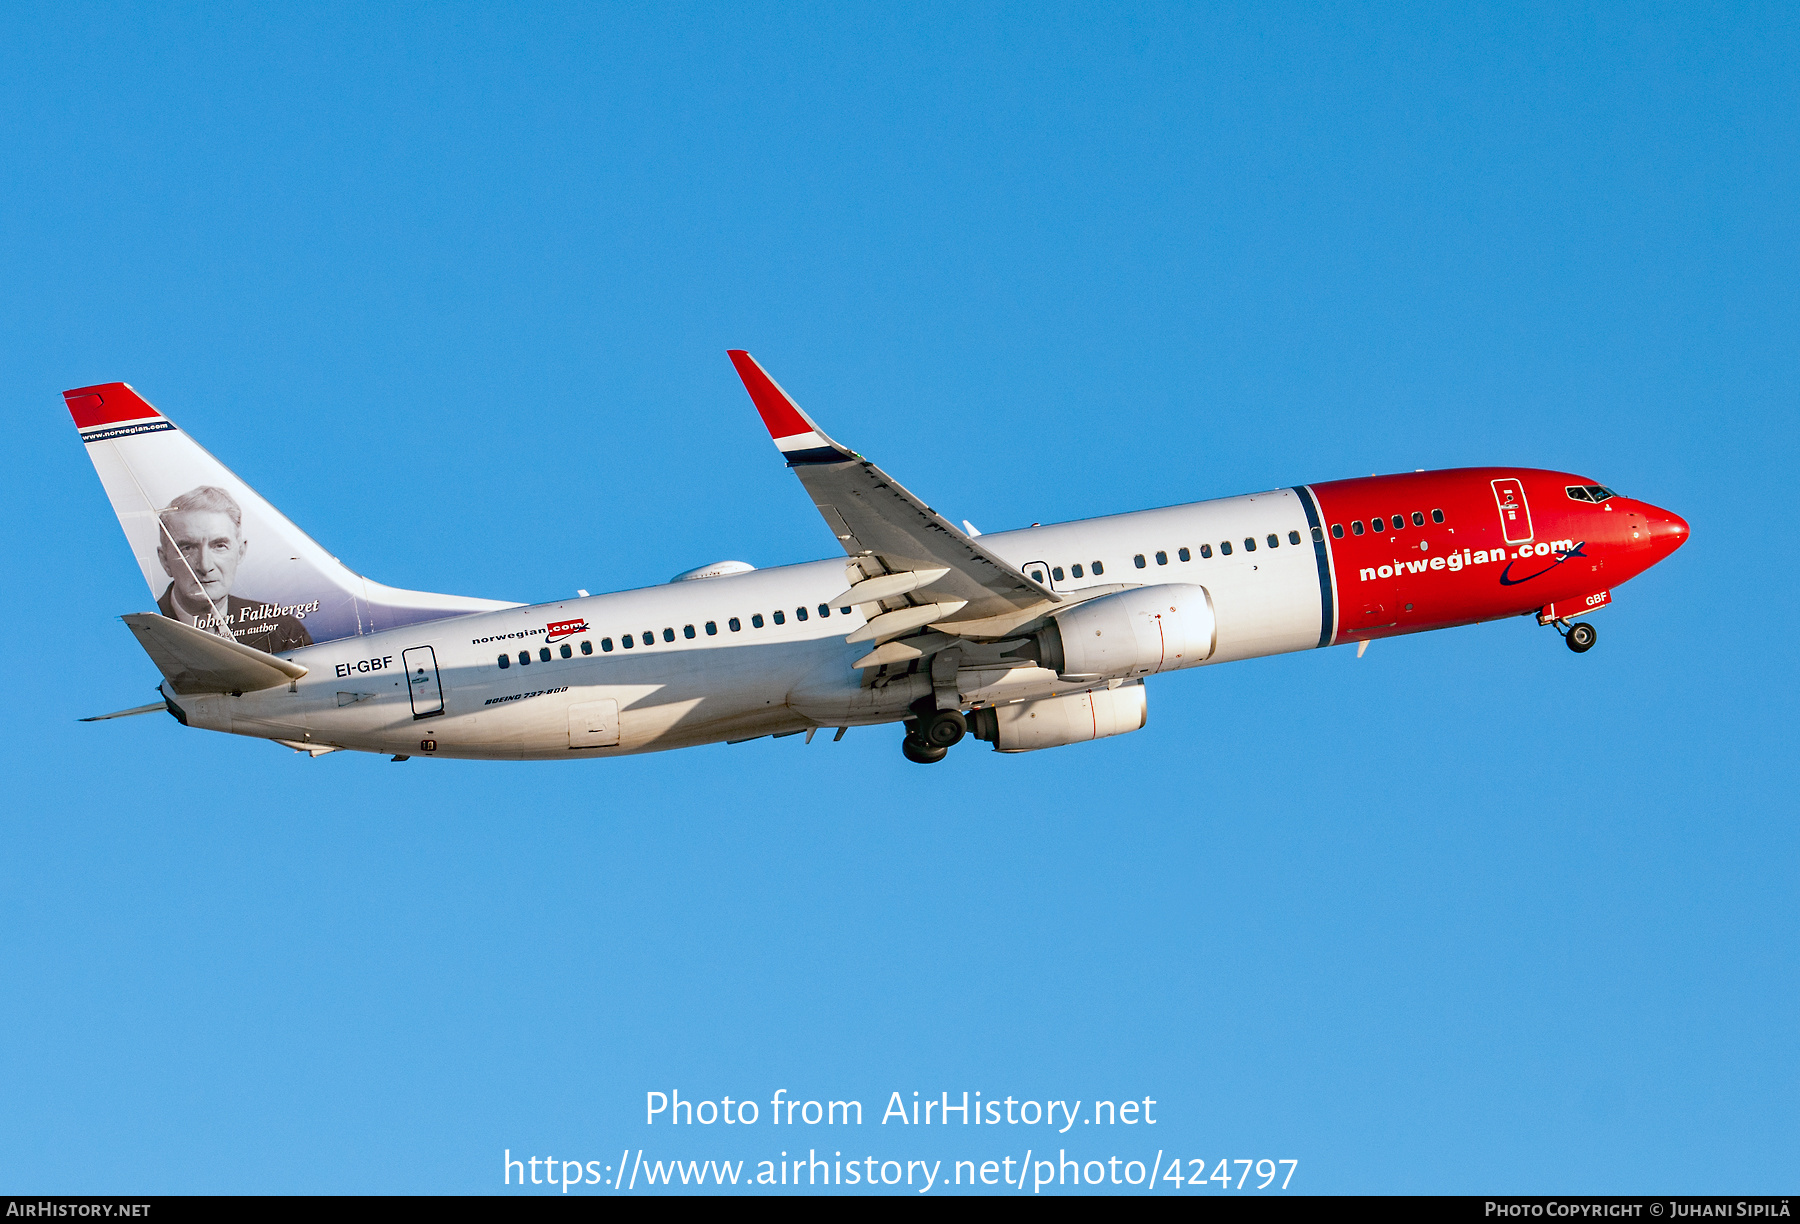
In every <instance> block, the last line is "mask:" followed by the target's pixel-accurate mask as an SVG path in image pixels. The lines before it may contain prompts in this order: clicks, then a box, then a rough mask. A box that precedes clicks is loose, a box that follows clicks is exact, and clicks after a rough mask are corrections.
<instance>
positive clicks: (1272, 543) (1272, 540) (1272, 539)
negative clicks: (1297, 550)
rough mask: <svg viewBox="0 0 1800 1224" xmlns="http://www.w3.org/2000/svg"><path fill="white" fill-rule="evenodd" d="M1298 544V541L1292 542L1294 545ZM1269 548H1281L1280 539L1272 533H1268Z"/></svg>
mask: <svg viewBox="0 0 1800 1224" xmlns="http://www.w3.org/2000/svg"><path fill="white" fill-rule="evenodd" d="M1299 542H1300V541H1298V540H1295V541H1294V543H1296V544H1298V543H1299ZM1269 547H1270V548H1280V547H1281V537H1280V536H1278V535H1276V534H1275V533H1274V532H1273V531H1271V532H1270V533H1269Z"/></svg>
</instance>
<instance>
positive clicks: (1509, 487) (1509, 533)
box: [1493, 476, 1531, 544]
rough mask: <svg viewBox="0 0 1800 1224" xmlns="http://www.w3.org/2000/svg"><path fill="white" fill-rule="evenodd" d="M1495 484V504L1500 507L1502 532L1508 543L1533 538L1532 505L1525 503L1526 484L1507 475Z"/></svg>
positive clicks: (1516, 542) (1520, 542)
mask: <svg viewBox="0 0 1800 1224" xmlns="http://www.w3.org/2000/svg"><path fill="white" fill-rule="evenodd" d="M1493 484H1494V504H1495V505H1497V506H1498V507H1499V508H1500V532H1501V534H1502V536H1503V537H1504V538H1505V540H1506V542H1507V543H1508V544H1523V543H1525V541H1527V540H1529V539H1530V538H1531V507H1530V506H1528V505H1526V504H1525V486H1524V485H1523V484H1521V483H1519V482H1518V481H1517V480H1514V479H1513V478H1512V477H1510V476H1509V477H1507V478H1506V479H1505V480H1496V481H1494V482H1493Z"/></svg>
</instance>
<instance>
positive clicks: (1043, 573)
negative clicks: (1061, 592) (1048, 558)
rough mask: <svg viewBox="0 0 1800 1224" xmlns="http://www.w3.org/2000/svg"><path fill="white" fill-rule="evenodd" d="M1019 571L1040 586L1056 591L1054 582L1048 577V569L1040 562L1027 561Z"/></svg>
mask: <svg viewBox="0 0 1800 1224" xmlns="http://www.w3.org/2000/svg"><path fill="white" fill-rule="evenodd" d="M1019 569H1020V570H1022V571H1023V572H1024V574H1025V576H1026V577H1027V578H1029V579H1031V580H1032V581H1033V582H1035V583H1038V584H1039V585H1040V586H1047V587H1049V588H1050V589H1051V590H1053V591H1054V590H1055V589H1056V581H1055V580H1054V579H1053V578H1051V577H1050V567H1049V566H1048V565H1045V564H1044V563H1043V562H1042V561H1027V562H1026V563H1025V564H1024V565H1021V566H1020V567H1019Z"/></svg>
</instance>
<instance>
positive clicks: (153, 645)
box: [120, 612, 306, 693]
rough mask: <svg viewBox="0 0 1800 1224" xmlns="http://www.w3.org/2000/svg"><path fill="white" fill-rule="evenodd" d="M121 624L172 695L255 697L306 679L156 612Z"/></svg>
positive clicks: (284, 664)
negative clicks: (127, 630) (172, 692)
mask: <svg viewBox="0 0 1800 1224" xmlns="http://www.w3.org/2000/svg"><path fill="white" fill-rule="evenodd" d="M120 619H121V620H123V621H124V622H125V623H126V624H127V625H128V626H130V628H131V631H132V632H133V633H134V634H136V635H137V640H138V645H140V646H142V647H143V648H144V652H145V653H146V654H148V655H149V656H150V660H151V662H153V663H155V664H156V666H157V668H158V670H160V671H161V672H162V674H163V676H164V677H166V678H167V679H168V681H169V684H170V686H171V687H172V688H174V690H175V691H176V692H177V693H254V692H256V691H257V690H259V689H266V688H274V687H276V686H277V685H281V684H288V683H291V682H293V681H295V680H298V679H300V677H302V676H304V675H305V674H306V668H304V667H302V666H301V665H300V664H298V663H294V662H291V661H289V660H287V659H281V658H277V657H276V656H274V655H272V654H264V653H263V652H262V651H260V650H257V649H255V648H254V647H250V646H245V645H243V644H241V643H239V642H234V641H232V640H231V639H229V638H223V637H220V636H219V635H218V634H216V633H208V632H207V631H206V630H204V629H196V628H195V627H194V626H192V625H184V624H182V623H181V622H180V621H178V620H171V619H170V618H169V617H166V616H159V615H157V614H156V613H155V612H133V613H132V614H131V615H129V616H124V617H121V618H120Z"/></svg>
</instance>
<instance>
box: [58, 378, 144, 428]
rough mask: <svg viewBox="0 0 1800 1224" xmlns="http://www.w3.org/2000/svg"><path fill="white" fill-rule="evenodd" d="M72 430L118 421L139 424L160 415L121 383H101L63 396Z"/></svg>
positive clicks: (76, 389) (78, 388)
mask: <svg viewBox="0 0 1800 1224" xmlns="http://www.w3.org/2000/svg"><path fill="white" fill-rule="evenodd" d="M63 402H64V403H65V404H67V405H68V406H69V415H70V416H72V417H74V418H75V428H77V429H91V428H93V427H94V426H95V425H111V424H114V423H115V422H118V421H141V420H143V419H144V418H146V417H154V416H160V415H162V414H161V413H159V412H157V411H156V409H154V408H152V407H151V406H150V405H149V404H147V403H146V402H145V401H144V398H143V397H142V396H141V395H139V394H138V393H137V392H136V391H133V390H132V389H131V388H130V387H129V386H127V385H126V384H124V383H101V384H100V385H99V386H95V387H76V388H75V389H74V390H72V391H64V392H63Z"/></svg>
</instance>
